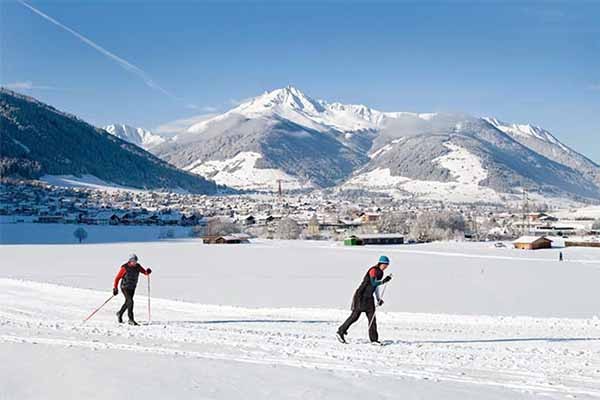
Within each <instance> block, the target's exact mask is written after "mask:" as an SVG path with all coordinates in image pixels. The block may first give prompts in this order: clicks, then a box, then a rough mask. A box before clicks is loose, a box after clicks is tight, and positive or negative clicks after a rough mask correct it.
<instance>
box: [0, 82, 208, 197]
mask: <svg viewBox="0 0 600 400" xmlns="http://www.w3.org/2000/svg"><path fill="white" fill-rule="evenodd" d="M0 133H1V135H0V173H1V175H2V176H3V177H5V176H17V177H22V178H28V179H38V178H40V177H42V176H44V175H50V176H53V175H73V176H88V175H90V176H93V177H96V178H98V179H100V180H102V181H106V182H110V183H114V184H117V185H119V186H125V187H132V188H139V189H164V190H172V189H176V190H185V191H188V192H192V193H203V194H213V193H215V192H216V190H217V186H216V184H215V183H214V182H210V181H208V180H206V179H205V178H203V177H200V176H198V175H193V174H190V173H187V172H184V171H180V170H178V169H177V168H176V167H174V166H172V165H170V164H168V163H167V162H165V161H163V160H161V159H159V158H157V157H156V156H154V155H152V154H150V153H148V152H146V151H145V150H143V149H141V148H140V147H137V146H135V145H133V144H130V143H128V142H126V141H124V140H121V139H119V138H117V137H115V136H112V135H110V134H109V133H108V132H106V131H104V130H103V129H99V128H96V127H94V126H92V125H90V124H88V123H86V122H85V121H83V120H81V119H79V118H77V117H76V116H73V115H71V114H68V113H65V112H62V111H59V110H57V109H56V108H54V107H52V106H50V105H48V104H45V103H43V102H41V101H39V100H36V99H34V98H32V97H29V96H25V95H22V94H19V93H16V92H13V91H10V90H8V89H4V88H0Z"/></svg>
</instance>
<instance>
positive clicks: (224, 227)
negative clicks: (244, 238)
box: [205, 217, 242, 236]
mask: <svg viewBox="0 0 600 400" xmlns="http://www.w3.org/2000/svg"><path fill="white" fill-rule="evenodd" d="M241 231H242V230H241V228H240V226H239V225H238V224H235V223H233V222H231V221H230V220H229V219H227V218H219V217H215V218H211V219H210V220H209V221H208V223H207V224H206V231H205V234H206V236H222V235H229V234H231V233H240V232H241Z"/></svg>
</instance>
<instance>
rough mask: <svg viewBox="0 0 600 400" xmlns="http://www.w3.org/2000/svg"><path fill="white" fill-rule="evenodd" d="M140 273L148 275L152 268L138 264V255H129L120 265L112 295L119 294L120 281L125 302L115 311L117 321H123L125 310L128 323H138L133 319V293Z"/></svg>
mask: <svg viewBox="0 0 600 400" xmlns="http://www.w3.org/2000/svg"><path fill="white" fill-rule="evenodd" d="M140 273H142V274H144V275H150V274H151V273H152V270H151V269H150V268H147V269H146V268H144V267H142V266H141V265H140V264H138V257H137V256H136V255H135V254H131V255H130V256H129V261H127V262H126V263H125V264H123V265H121V268H120V269H119V272H118V273H117V276H116V277H115V283H114V286H113V295H114V296H116V295H117V294H119V289H117V287H118V286H119V281H121V292H122V293H123V296H125V303H123V306H122V307H121V309H120V310H119V311H117V319H118V321H119V323H121V324H122V323H123V314H124V313H125V310H127V316H128V317H129V325H139V324H138V323H137V322H135V320H134V319H133V295H134V294H135V288H136V286H137V282H138V278H139V276H140Z"/></svg>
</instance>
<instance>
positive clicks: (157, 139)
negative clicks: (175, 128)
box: [103, 124, 166, 150]
mask: <svg viewBox="0 0 600 400" xmlns="http://www.w3.org/2000/svg"><path fill="white" fill-rule="evenodd" d="M103 129H104V130H105V131H107V132H108V133H110V134H111V135H113V136H116V137H118V138H119V139H123V140H125V141H127V142H129V143H132V144H135V145H136V146H139V147H141V148H143V149H146V150H148V149H150V148H152V147H155V146H158V145H159V144H162V143H164V142H165V141H166V139H165V138H163V137H162V136H160V135H157V134H154V133H152V132H150V131H147V130H145V129H143V128H134V127H132V126H129V125H124V124H112V125H107V126H105V127H104V128H103Z"/></svg>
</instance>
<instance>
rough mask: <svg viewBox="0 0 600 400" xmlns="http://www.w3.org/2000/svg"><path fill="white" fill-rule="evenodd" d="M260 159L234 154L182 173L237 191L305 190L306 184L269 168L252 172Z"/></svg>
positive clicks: (257, 156) (259, 156) (258, 157)
mask: <svg viewBox="0 0 600 400" xmlns="http://www.w3.org/2000/svg"><path fill="white" fill-rule="evenodd" d="M260 158H262V155H260V154H259V153H255V152H242V153H238V154H237V155H236V156H235V157H233V158H231V159H229V160H224V161H218V160H215V161H206V162H202V161H200V162H196V163H193V164H191V165H189V166H187V167H185V168H184V169H185V170H187V171H189V172H193V173H195V174H198V175H202V176H204V177H207V178H209V179H211V180H214V181H215V182H216V183H217V184H219V185H225V186H229V187H234V188H237V189H242V190H243V189H249V190H260V191H266V192H274V191H277V190H278V188H279V181H281V186H282V188H285V189H286V190H295V189H307V188H309V187H310V184H307V185H303V184H302V182H301V181H300V180H299V179H298V178H296V177H294V176H291V175H289V174H286V173H285V172H283V171H281V170H278V169H273V168H256V161H257V160H259V159H260Z"/></svg>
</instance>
